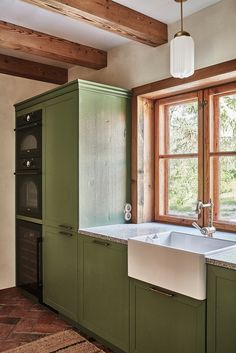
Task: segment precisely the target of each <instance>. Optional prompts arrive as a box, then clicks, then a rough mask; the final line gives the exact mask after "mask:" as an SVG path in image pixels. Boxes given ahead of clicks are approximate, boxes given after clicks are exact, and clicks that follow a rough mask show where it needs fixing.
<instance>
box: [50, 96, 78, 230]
mask: <svg viewBox="0 0 236 353" xmlns="http://www.w3.org/2000/svg"><path fill="white" fill-rule="evenodd" d="M77 141H78V95H77V92H71V93H67V94H64V95H62V96H59V97H57V98H54V99H50V100H49V101H47V103H46V106H45V115H44V121H43V156H44V160H43V222H44V225H46V226H56V227H57V226H59V225H65V226H69V227H72V228H73V230H74V231H76V230H77V229H78V220H77V218H78V196H77V195H78V143H77Z"/></svg>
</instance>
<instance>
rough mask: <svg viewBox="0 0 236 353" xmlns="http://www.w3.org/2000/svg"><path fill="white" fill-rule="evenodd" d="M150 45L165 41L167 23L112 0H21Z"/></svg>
mask: <svg viewBox="0 0 236 353" xmlns="http://www.w3.org/2000/svg"><path fill="white" fill-rule="evenodd" d="M23 1H25V2H27V3H30V4H33V5H37V6H40V7H43V8H46V9H48V10H51V11H54V12H58V13H60V14H62V15H65V16H69V17H72V18H75V19H77V20H80V21H84V22H86V23H88V24H90V25H93V26H96V27H98V28H101V29H103V30H106V31H109V32H113V33H116V34H118V35H120V36H123V37H126V38H129V39H132V40H134V41H138V42H141V43H144V44H147V45H150V46H153V47H156V46H158V45H161V44H164V43H167V41H168V33H167V25H166V24H165V23H163V22H160V21H158V20H155V19H153V18H151V17H149V16H146V15H144V14H142V13H140V12H137V11H135V10H132V9H130V8H128V7H126V6H123V5H120V4H118V3H116V2H114V1H111V0H96V1H91V0H23Z"/></svg>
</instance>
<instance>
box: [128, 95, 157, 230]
mask: <svg viewBox="0 0 236 353" xmlns="http://www.w3.org/2000/svg"><path fill="white" fill-rule="evenodd" d="M132 116H133V120H132V204H133V203H134V202H135V200H136V205H137V209H136V208H135V206H136V205H134V208H133V216H134V217H133V222H135V221H136V223H142V222H149V221H153V220H154V192H155V185H154V183H155V181H154V180H155V176H154V174H155V171H154V160H155V156H154V150H155V148H154V137H155V131H154V126H155V124H154V101H153V100H149V99H146V98H138V99H135V98H133V115H132ZM134 211H135V214H134Z"/></svg>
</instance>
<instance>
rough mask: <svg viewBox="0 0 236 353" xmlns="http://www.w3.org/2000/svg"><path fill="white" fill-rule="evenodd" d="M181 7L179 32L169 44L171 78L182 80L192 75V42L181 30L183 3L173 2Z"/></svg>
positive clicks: (187, 34)
mask: <svg viewBox="0 0 236 353" xmlns="http://www.w3.org/2000/svg"><path fill="white" fill-rule="evenodd" d="M175 1H176V2H178V3H180V5H181V30H180V31H179V32H177V33H176V34H175V36H174V38H173V39H172V40H171V42H170V73H171V75H172V76H173V77H176V78H184V77H189V76H191V75H193V74H194V41H193V39H192V37H191V36H190V34H189V33H188V32H186V31H184V28H183V2H185V1H187V0H175Z"/></svg>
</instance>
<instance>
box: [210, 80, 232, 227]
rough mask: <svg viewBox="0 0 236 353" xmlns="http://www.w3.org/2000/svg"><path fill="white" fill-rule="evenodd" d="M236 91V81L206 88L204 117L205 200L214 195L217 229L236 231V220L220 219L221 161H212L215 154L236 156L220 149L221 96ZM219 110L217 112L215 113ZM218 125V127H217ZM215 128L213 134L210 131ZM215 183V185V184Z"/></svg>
mask: <svg viewBox="0 0 236 353" xmlns="http://www.w3.org/2000/svg"><path fill="white" fill-rule="evenodd" d="M231 93H236V82H234V83H230V84H224V85H219V86H217V87H214V88H209V89H206V90H204V99H205V100H206V101H208V102H209V104H208V105H207V107H206V115H207V119H204V131H205V154H204V166H205V172H204V175H205V176H204V179H205V180H206V184H205V187H204V202H207V201H208V200H209V199H210V196H211V195H213V202H214V218H215V219H217V220H215V221H214V225H215V227H216V228H217V229H221V230H226V231H236V222H230V221H226V220H225V221H223V220H219V218H218V213H219V192H217V189H218V190H219V179H218V178H216V175H217V176H218V175H219V161H218V160H217V159H215V160H213V161H212V164H211V160H210V159H211V157H214V156H219V157H220V156H236V151H219V150H218V149H219V145H218V140H219V123H220V120H219V98H220V97H222V96H226V95H229V94H231ZM215 112H217V114H215ZM215 126H217V129H215ZM211 130H213V131H214V132H213V134H212V136H213V137H212V136H211V133H210V131H211ZM212 150H213V151H212ZM211 178H214V182H211ZM213 184H214V185H213ZM207 218H208V211H207V210H205V212H204V223H205V224H206V223H207Z"/></svg>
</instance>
